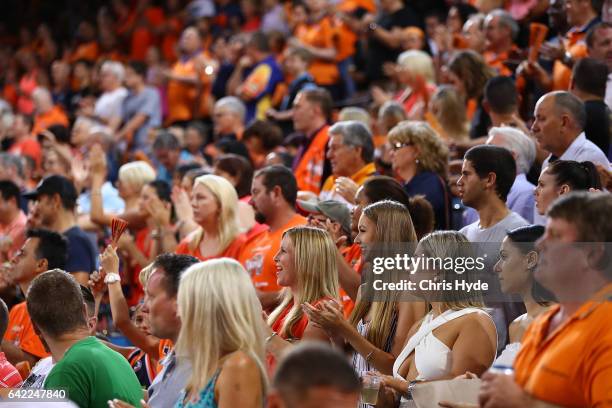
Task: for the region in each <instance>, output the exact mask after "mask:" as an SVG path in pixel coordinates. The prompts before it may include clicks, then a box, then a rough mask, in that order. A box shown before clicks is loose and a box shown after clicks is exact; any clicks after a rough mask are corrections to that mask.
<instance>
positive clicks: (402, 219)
mask: <svg viewBox="0 0 612 408" xmlns="http://www.w3.org/2000/svg"><path fill="white" fill-rule="evenodd" d="M355 242H357V243H358V244H359V245H360V246H361V247H362V250H363V251H364V254H365V259H366V262H369V259H371V258H372V257H373V256H374V255H373V254H374V250H373V248H374V247H376V248H382V247H384V246H388V247H392V246H394V245H398V244H400V243H414V244H416V233H415V231H414V227H413V225H412V220H411V218H410V213H409V212H408V209H407V208H406V207H405V206H404V205H402V204H400V203H398V202H395V201H389V200H384V201H379V202H376V203H374V204H370V205H368V206H367V207H366V208H365V209H364V210H363V212H362V214H361V217H360V219H359V233H358V234H357V237H356V238H355ZM368 248H369V249H368ZM377 256H378V255H377ZM382 296H384V298H382V299H376V301H371V300H368V299H364V298H363V297H362V293H361V291H360V292H359V293H358V295H357V302H356V305H355V309H353V313H352V315H351V317H350V321H346V320H344V319H343V318H342V313H341V311H340V310H338V309H337V308H336V307H334V305H333V304H332V303H331V302H324V303H323V305H322V307H321V308H319V309H315V308H308V315H309V317H310V319H311V320H312V321H313V322H315V323H316V324H318V325H320V326H321V327H324V328H325V329H326V330H327V331H329V332H331V333H333V334H334V336H340V337H341V338H343V339H344V340H345V341H346V343H348V344H350V346H351V347H352V348H353V350H354V351H355V353H354V354H353V359H352V361H353V368H354V369H355V371H357V372H358V373H361V374H363V373H365V372H368V371H372V370H376V371H379V372H381V373H385V374H391V372H392V368H393V363H394V362H395V359H396V358H397V356H398V355H399V353H400V352H401V350H402V347H403V346H404V343H405V342H406V338H407V336H408V331H409V330H410V328H411V327H412V325H413V324H414V323H416V322H417V321H419V320H420V319H421V318H422V317H423V316H425V314H426V313H427V304H426V303H425V302H424V301H415V302H409V301H405V302H398V301H397V300H398V299H397V296H396V292H392V291H384V292H382Z"/></svg>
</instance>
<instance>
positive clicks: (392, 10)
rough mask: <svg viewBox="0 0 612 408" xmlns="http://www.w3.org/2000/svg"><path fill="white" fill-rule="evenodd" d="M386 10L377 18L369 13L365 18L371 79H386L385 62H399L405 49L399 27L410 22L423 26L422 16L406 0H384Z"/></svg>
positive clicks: (367, 64) (381, 4)
mask: <svg viewBox="0 0 612 408" xmlns="http://www.w3.org/2000/svg"><path fill="white" fill-rule="evenodd" d="M380 6H381V9H382V14H381V15H380V16H379V17H378V19H375V17H374V16H373V15H371V14H368V15H366V16H365V17H364V18H363V20H362V22H363V23H364V24H365V25H366V29H367V36H368V50H367V59H366V75H367V77H368V80H370V81H379V80H381V79H384V77H383V72H382V66H383V64H384V63H385V62H395V60H396V59H397V56H398V55H399V53H400V52H401V51H402V49H401V39H400V33H399V30H397V29H398V28H404V27H409V26H417V27H420V28H422V27H423V18H422V16H421V15H420V14H419V13H418V12H417V11H416V10H415V9H413V8H412V7H410V6H407V5H404V4H403V3H402V0H381V2H380Z"/></svg>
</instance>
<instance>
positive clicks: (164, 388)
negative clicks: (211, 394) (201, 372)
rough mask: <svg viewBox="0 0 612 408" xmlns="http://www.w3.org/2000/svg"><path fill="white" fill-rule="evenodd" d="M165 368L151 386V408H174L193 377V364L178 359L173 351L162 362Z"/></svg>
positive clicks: (149, 402)
mask: <svg viewBox="0 0 612 408" xmlns="http://www.w3.org/2000/svg"><path fill="white" fill-rule="evenodd" d="M161 364H162V366H163V367H164V368H163V369H162V370H161V371H160V372H159V373H158V374H157V375H156V376H155V379H154V380H153V382H152V383H151V386H149V390H148V392H149V401H148V404H149V406H150V407H151V408H167V407H174V406H175V405H176V401H177V400H178V399H179V396H180V395H181V392H182V391H183V390H184V389H185V386H186V385H187V381H189V377H190V376H191V364H190V363H189V362H188V361H183V360H181V361H180V362H179V361H178V360H177V358H176V353H175V352H174V350H172V351H171V352H170V353H169V354H168V355H167V356H166V357H165V358H164V359H163V360H162V362H161Z"/></svg>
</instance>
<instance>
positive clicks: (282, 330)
mask: <svg viewBox="0 0 612 408" xmlns="http://www.w3.org/2000/svg"><path fill="white" fill-rule="evenodd" d="M274 262H275V263H276V268H277V282H278V284H279V285H280V286H283V287H284V289H283V291H282V292H281V294H282V295H281V296H282V299H281V303H280V305H279V306H278V307H277V308H276V309H274V311H273V312H272V313H271V314H270V317H269V318H268V325H269V326H270V329H269V332H268V334H269V336H268V338H267V340H266V351H268V352H269V353H270V354H271V357H272V358H273V359H272V361H273V360H274V359H278V358H279V357H280V355H281V354H282V351H283V350H284V349H285V348H287V347H289V346H290V343H291V342H293V341H298V340H322V341H326V342H330V338H329V335H328V334H327V333H326V332H325V330H323V329H322V328H320V327H318V326H316V325H314V324H310V321H309V319H308V316H307V315H306V314H305V313H304V310H303V309H302V308H303V307H305V305H311V306H312V307H317V306H318V305H319V304H320V303H321V302H322V301H324V300H332V299H335V300H337V299H338V291H339V285H338V267H337V264H336V245H335V244H334V242H333V241H332V239H331V237H330V236H329V234H328V233H327V232H325V231H323V230H322V229H319V228H313V227H306V226H299V227H293V228H290V229H288V230H287V231H285V233H284V234H283V239H282V241H281V246H280V249H279V250H278V252H277V254H276V256H275V257H274ZM272 361H270V362H272Z"/></svg>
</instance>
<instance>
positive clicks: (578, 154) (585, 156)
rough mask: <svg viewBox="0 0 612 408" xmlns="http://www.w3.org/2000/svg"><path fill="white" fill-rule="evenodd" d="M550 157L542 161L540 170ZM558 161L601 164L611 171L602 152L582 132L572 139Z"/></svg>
mask: <svg viewBox="0 0 612 408" xmlns="http://www.w3.org/2000/svg"><path fill="white" fill-rule="evenodd" d="M551 157H552V154H551V155H549V156H548V157H547V158H546V159H545V160H544V163H542V170H544V169H545V168H546V167H547V166H548V163H549V162H550V159H551ZM558 160H575V161H577V162H583V161H590V162H592V163H593V164H601V165H603V166H604V167H606V168H607V169H608V170H610V169H611V168H610V162H609V161H608V158H607V157H606V155H605V154H604V152H602V151H601V149H600V148H599V147H597V145H596V144H595V143H593V142H591V141H590V140H588V139H587V138H586V135H585V134H584V132H582V133H580V134H579V135H578V137H577V138H576V139H574V141H573V142H572V144H570V145H569V147H568V148H567V149H565V151H564V152H563V154H562V155H561V156H560V157H559V158H558Z"/></svg>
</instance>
